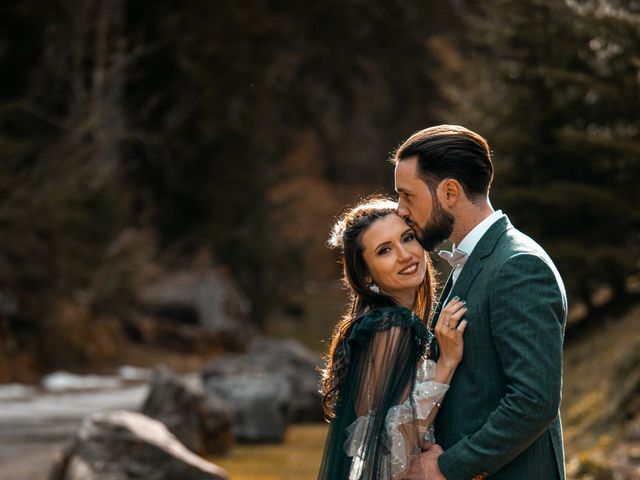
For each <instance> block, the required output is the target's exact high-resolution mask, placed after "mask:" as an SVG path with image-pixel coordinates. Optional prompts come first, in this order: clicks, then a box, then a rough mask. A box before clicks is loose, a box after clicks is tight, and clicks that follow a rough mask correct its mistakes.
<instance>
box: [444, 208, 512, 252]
mask: <svg viewBox="0 0 640 480" xmlns="http://www.w3.org/2000/svg"><path fill="white" fill-rule="evenodd" d="M502 217H504V214H503V213H502V210H496V211H495V212H493V213H492V214H491V215H489V216H488V217H487V218H485V219H484V220H482V221H481V222H480V223H479V224H478V225H476V226H475V227H473V229H472V230H471V231H470V232H469V233H467V235H466V236H465V237H464V238H463V239H462V241H461V242H460V243H459V244H458V245H454V246H453V249H454V251H455V250H460V251H462V252H464V253H466V254H467V255H471V252H473V249H474V248H476V245H477V244H478V242H479V241H480V239H481V238H482V237H483V235H484V234H485V233H487V230H489V228H490V227H491V225H493V224H494V223H495V222H497V221H498V220H499V219H501V218H502Z"/></svg>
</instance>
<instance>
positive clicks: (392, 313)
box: [354, 306, 422, 333]
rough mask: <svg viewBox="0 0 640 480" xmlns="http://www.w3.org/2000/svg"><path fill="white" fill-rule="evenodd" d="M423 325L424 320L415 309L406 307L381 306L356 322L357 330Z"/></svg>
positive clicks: (359, 331) (372, 330)
mask: <svg viewBox="0 0 640 480" xmlns="http://www.w3.org/2000/svg"><path fill="white" fill-rule="evenodd" d="M420 325H422V320H420V317H418V316H417V315H416V314H415V313H414V312H413V311H411V310H409V309H408V308H405V307H400V306H393V307H379V308H373V309H371V310H369V311H368V312H366V313H364V314H363V315H362V316H361V317H360V318H359V319H358V320H357V321H356V324H355V326H354V327H355V331H356V332H358V333H364V332H380V331H383V330H388V329H390V328H392V327H411V328H416V327H418V326H420Z"/></svg>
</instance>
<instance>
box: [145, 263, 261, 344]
mask: <svg viewBox="0 0 640 480" xmlns="http://www.w3.org/2000/svg"><path fill="white" fill-rule="evenodd" d="M137 296H138V299H139V300H140V302H141V304H142V305H143V306H144V307H145V309H146V310H147V311H148V312H149V313H151V314H153V315H155V316H158V317H162V318H168V319H170V320H173V321H175V322H178V323H181V324H192V325H193V324H196V325H199V326H202V327H204V328H205V329H207V330H209V331H211V332H215V333H217V334H219V335H221V336H224V337H225V340H226V341H227V342H228V343H230V347H234V346H235V347H237V348H238V349H243V348H244V347H246V341H247V336H246V333H247V331H248V329H250V327H251V324H250V322H249V313H250V311H251V304H250V302H249V300H248V299H247V298H246V296H245V295H243V293H242V291H241V290H240V289H239V288H238V287H237V286H236V284H235V282H234V281H233V278H231V275H229V274H228V272H226V271H225V270H224V269H222V268H207V269H194V270H182V271H177V272H170V273H169V272H167V273H165V274H163V275H158V276H157V277H156V278H155V279H153V280H152V281H148V282H147V283H146V284H145V285H144V286H142V287H140V288H139V291H138V295H137ZM235 343H238V345H235Z"/></svg>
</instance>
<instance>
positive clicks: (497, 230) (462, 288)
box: [445, 215, 513, 299]
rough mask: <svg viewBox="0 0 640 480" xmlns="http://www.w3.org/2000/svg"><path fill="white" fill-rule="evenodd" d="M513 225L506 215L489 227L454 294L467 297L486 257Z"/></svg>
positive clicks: (472, 254) (475, 249) (471, 257)
mask: <svg viewBox="0 0 640 480" xmlns="http://www.w3.org/2000/svg"><path fill="white" fill-rule="evenodd" d="M512 227H513V226H512V225H511V222H509V219H508V218H507V216H506V215H505V216H504V217H502V218H500V219H498V220H497V221H496V222H495V223H494V224H493V225H491V227H489V230H487V232H486V233H485V234H484V235H483V236H482V238H481V239H480V241H479V242H478V244H477V245H476V247H475V248H474V249H473V252H472V253H471V256H470V257H469V259H468V260H467V263H466V264H465V266H464V268H463V269H462V272H460V276H459V277H458V280H457V281H456V284H455V285H454V286H453V289H452V291H451V295H452V296H458V297H460V298H461V299H464V298H466V296H467V294H468V292H469V289H470V288H471V286H472V285H473V282H474V280H475V279H476V277H477V276H478V274H479V273H480V271H481V270H482V267H483V263H484V262H486V260H485V258H487V257H488V256H489V255H491V253H492V252H493V250H494V249H495V247H496V244H497V243H498V240H499V239H500V237H502V235H503V234H504V233H505V232H506V231H507V230H508V229H509V228H512ZM445 298H446V297H445Z"/></svg>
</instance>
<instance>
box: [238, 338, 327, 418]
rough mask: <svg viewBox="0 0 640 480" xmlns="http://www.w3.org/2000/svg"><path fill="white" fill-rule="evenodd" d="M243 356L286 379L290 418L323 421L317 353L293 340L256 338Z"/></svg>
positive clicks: (319, 360)
mask: <svg viewBox="0 0 640 480" xmlns="http://www.w3.org/2000/svg"><path fill="white" fill-rule="evenodd" d="M247 357H249V358H255V359H257V362H258V363H259V364H260V365H261V366H262V367H263V368H265V369H266V370H268V371H275V372H281V373H283V374H284V375H285V376H286V377H287V378H288V380H289V382H290V383H291V399H290V400H291V401H290V405H289V411H288V416H289V420H290V421H292V422H315V421H323V419H324V414H323V411H322V397H321V395H320V372H319V370H318V368H319V366H320V365H321V363H322V361H321V359H320V357H319V356H318V355H316V354H315V353H313V352H312V351H310V350H309V349H307V348H306V347H304V346H303V345H302V344H301V343H299V342H296V341H294V340H277V339H273V338H259V339H257V340H256V341H255V342H254V343H253V344H252V345H251V347H250V348H249V351H248V352H247Z"/></svg>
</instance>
